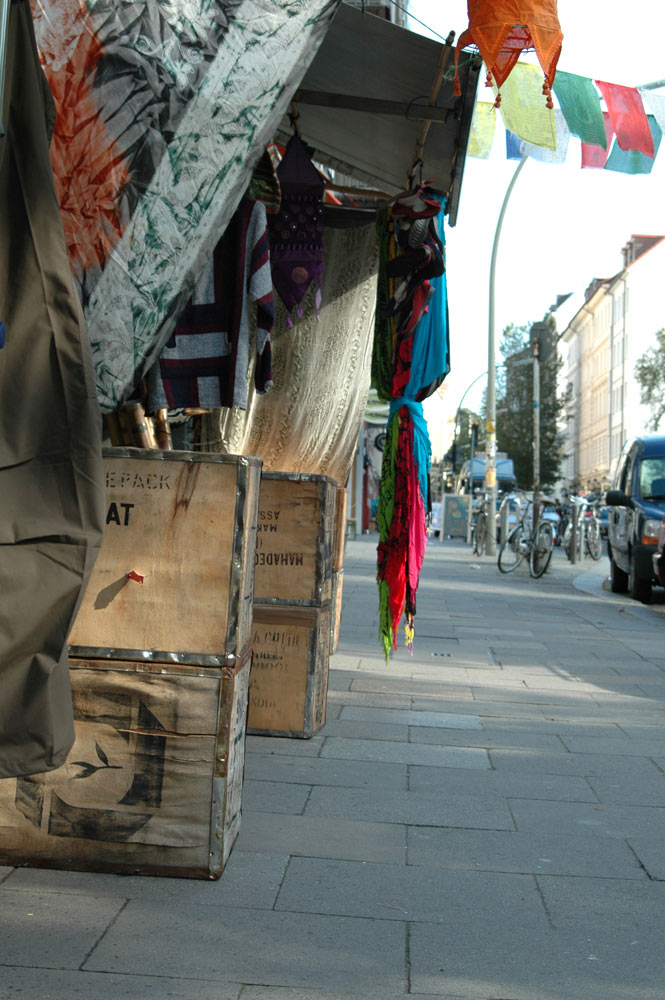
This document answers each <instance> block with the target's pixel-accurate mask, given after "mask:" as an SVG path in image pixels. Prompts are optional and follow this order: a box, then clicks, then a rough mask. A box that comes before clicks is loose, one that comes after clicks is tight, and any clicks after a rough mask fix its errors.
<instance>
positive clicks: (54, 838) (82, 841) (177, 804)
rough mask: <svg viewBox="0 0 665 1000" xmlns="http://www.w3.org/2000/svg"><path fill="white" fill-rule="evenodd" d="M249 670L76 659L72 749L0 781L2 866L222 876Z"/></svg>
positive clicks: (236, 808)
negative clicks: (42, 770)
mask: <svg viewBox="0 0 665 1000" xmlns="http://www.w3.org/2000/svg"><path fill="white" fill-rule="evenodd" d="M249 667H250V664H249V659H245V660H244V661H242V660H237V661H236V662H235V664H234V665H233V666H217V667H200V666H199V667H197V666H193V665H187V664H173V663H170V664H156V663H151V662H143V663H141V662H136V663H130V662H128V661H113V660H96V661H89V660H72V661H71V671H70V676H71V679H72V692H73V700H74V717H75V729H76V742H75V743H74V747H73V749H72V751H71V753H70V754H69V757H68V759H67V762H66V763H65V764H63V765H62V766H61V767H59V768H57V769H56V770H55V771H51V772H49V773H47V774H36V775H31V776H29V777H22V778H7V779H6V780H5V781H2V782H0V864H6V865H31V866H37V867H40V866H45V867H49V868H67V869H79V870H92V871H108V872H118V873H126V874H147V875H171V876H180V877H190V878H208V879H215V878H219V876H220V874H221V872H222V870H223V867H224V865H225V863H226V860H227V858H228V856H229V853H230V851H231V847H232V846H233V842H234V840H235V838H236V836H237V834H238V830H239V825H240V811H241V792H242V779H243V767H244V752H245V731H246V721H247V693H248V687H249Z"/></svg>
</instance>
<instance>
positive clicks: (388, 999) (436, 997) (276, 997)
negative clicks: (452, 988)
mask: <svg viewBox="0 0 665 1000" xmlns="http://www.w3.org/2000/svg"><path fill="white" fill-rule="evenodd" d="M416 995H417V996H419V997H422V998H423V1000H462V998H461V997H459V996H457V997H453V996H451V995H450V994H449V993H446V994H445V995H444V994H443V993H437V994H432V993H430V994H428V995H427V996H426V995H425V994H423V993H419V994H414V993H408V994H405V993H391V994H390V995H388V994H385V993H383V994H381V997H380V1000H408V997H411V996H416ZM376 998H377V994H376V993H374V992H368V991H367V990H363V991H362V992H361V993H358V992H356V990H353V992H351V993H349V992H344V993H340V992H339V991H338V990H331V989H325V988H323V989H311V990H308V989H305V990H298V989H295V990H294V989H291V988H289V987H275V986H246V987H245V988H244V990H243V993H242V1000H376ZM474 1000H479V998H474Z"/></svg>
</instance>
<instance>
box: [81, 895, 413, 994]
mask: <svg viewBox="0 0 665 1000" xmlns="http://www.w3.org/2000/svg"><path fill="white" fill-rule="evenodd" d="M156 926H159V934H158V935H154V936H152V939H151V946H150V949H149V950H147V949H146V948H145V944H144V936H145V929H146V928H149V927H156ZM405 948H406V935H405V928H404V926H403V924H402V923H401V922H397V921H390V920H376V919H360V918H349V917H331V916H324V915H318V914H312V913H306V914H305V913H285V912H281V913H278V912H275V911H263V910H249V909H247V910H244V909H241V908H239V909H234V910H230V909H226V908H223V907H218V908H216V909H214V908H210V907H205V908H199V907H192V906H182V907H177V908H175V907H174V908H173V909H171V910H168V911H165V910H164V909H163V908H160V907H158V906H156V905H155V904H151V903H139V902H137V901H131V902H130V903H128V905H127V907H126V908H125V910H124V911H123V912H122V914H121V915H120V916H119V917H118V919H117V920H116V922H115V923H114V925H113V927H111V928H110V929H109V931H108V933H107V934H106V935H105V937H104V939H103V940H102V941H101V942H100V944H99V945H98V947H97V948H96V949H95V950H94V952H93V953H92V955H91V956H90V957H89V958H88V960H87V962H86V964H85V968H86V971H97V972H102V971H113V972H125V973H131V974H135V975H136V974H142V975H148V976H150V975H158V974H161V975H163V976H172V977H174V978H178V977H180V978H182V979H189V978H198V979H208V980H213V981H220V982H243V983H247V984H257V985H265V984H270V985H275V986H300V987H305V986H320V985H322V984H325V985H326V986H328V987H333V988H338V989H341V988H348V990H349V991H350V990H352V989H358V987H360V988H361V989H364V988H365V987H371V988H372V989H375V990H376V995H378V996H380V995H381V991H383V992H384V993H386V992H393V993H398V992H400V990H402V991H403V990H404V989H405Z"/></svg>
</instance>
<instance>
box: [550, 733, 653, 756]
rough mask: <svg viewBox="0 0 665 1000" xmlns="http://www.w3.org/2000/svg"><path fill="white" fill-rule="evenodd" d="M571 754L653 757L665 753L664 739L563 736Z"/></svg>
mask: <svg viewBox="0 0 665 1000" xmlns="http://www.w3.org/2000/svg"><path fill="white" fill-rule="evenodd" d="M562 739H563V742H564V743H565V744H566V746H567V747H568V749H569V750H570V751H571V753H586V754H594V753H597V754H603V755H604V756H608V757H652V756H655V755H657V754H662V753H663V752H664V751H665V744H664V743H663V741H662V739H653V738H651V739H635V738H631V737H630V736H623V737H615V738H613V739H604V738H602V737H600V738H599V737H597V736H563V737H562Z"/></svg>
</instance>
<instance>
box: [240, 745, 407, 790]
mask: <svg viewBox="0 0 665 1000" xmlns="http://www.w3.org/2000/svg"><path fill="white" fill-rule="evenodd" d="M252 778H254V779H257V780H261V781H286V782H300V783H302V784H305V785H343V786H347V787H349V788H401V789H405V790H406V779H407V765H406V764H376V763H372V762H367V761H357V760H335V759H334V758H323V757H302V758H298V757H293V756H284V757H279V756H278V755H277V754H273V755H264V754H254V753H250V754H247V755H246V756H245V779H246V780H247V779H252Z"/></svg>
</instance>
